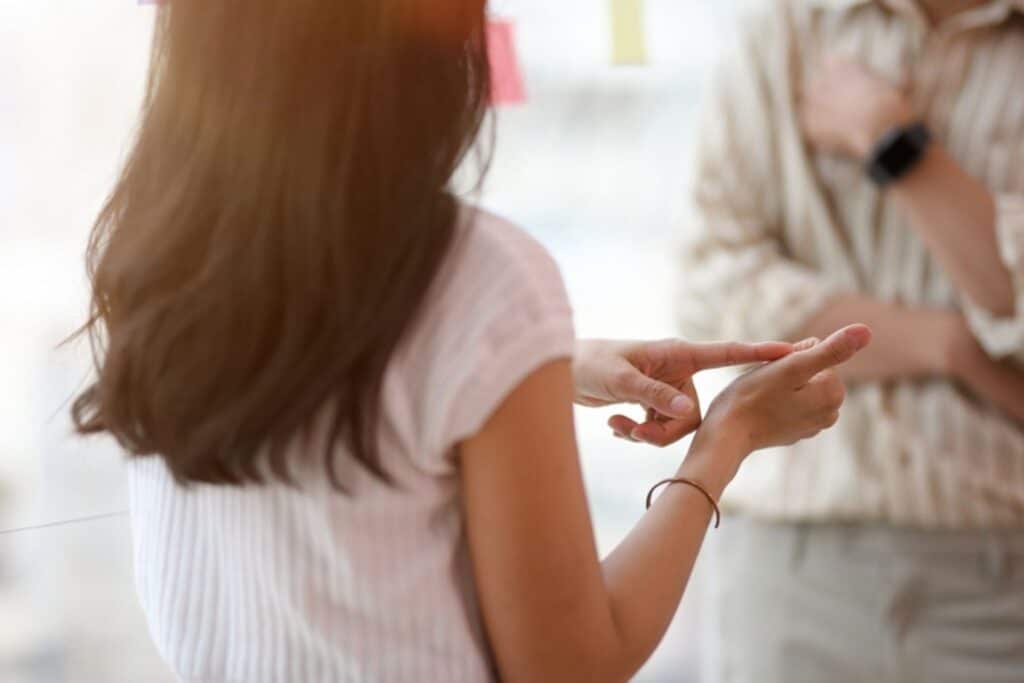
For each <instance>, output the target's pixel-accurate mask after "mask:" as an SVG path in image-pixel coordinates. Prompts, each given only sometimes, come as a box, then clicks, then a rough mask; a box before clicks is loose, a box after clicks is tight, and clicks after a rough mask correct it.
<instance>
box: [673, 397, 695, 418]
mask: <svg viewBox="0 0 1024 683" xmlns="http://www.w3.org/2000/svg"><path fill="white" fill-rule="evenodd" d="M668 407H669V408H671V409H672V411H673V412H675V413H680V414H682V413H685V412H687V411H688V410H689V409H690V408H691V407H693V403H692V402H691V401H690V399H688V398H687V397H685V396H683V395H682V394H680V395H679V396H676V397H675V398H674V399H672V401H671V402H670V403H669V404H668Z"/></svg>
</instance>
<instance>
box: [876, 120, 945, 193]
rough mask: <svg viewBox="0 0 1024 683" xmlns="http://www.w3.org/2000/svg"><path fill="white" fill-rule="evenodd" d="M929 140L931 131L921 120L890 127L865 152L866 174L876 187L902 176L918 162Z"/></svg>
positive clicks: (930, 139)
mask: <svg viewBox="0 0 1024 683" xmlns="http://www.w3.org/2000/svg"><path fill="white" fill-rule="evenodd" d="M931 141H932V134H931V131H929V130H928V127H927V126H926V125H924V123H920V122H919V123H912V124H910V125H908V126H897V127H896V128H893V129H892V130H890V131H888V132H887V133H886V134H885V135H883V136H882V138H881V139H880V140H879V141H878V143H877V144H876V145H875V147H874V149H872V150H871V154H869V155H868V160H867V164H866V167H867V172H868V177H870V178H871V180H873V181H874V182H875V184H876V185H878V186H879V187H884V186H885V185H888V184H889V183H891V182H893V181H894V180H898V179H900V178H902V177H903V176H905V175H906V174H907V173H909V172H910V170H911V169H912V168H914V167H915V166H917V164H918V162H920V161H921V158H922V157H923V156H924V153H925V150H927V149H928V144H929V143H930V142H931Z"/></svg>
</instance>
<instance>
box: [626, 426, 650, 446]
mask: <svg viewBox="0 0 1024 683" xmlns="http://www.w3.org/2000/svg"><path fill="white" fill-rule="evenodd" d="M629 436H630V438H632V439H633V441H641V442H643V443H647V439H645V438H644V436H643V434H641V433H640V428H639V427H638V428H636V429H634V430H633V431H632V432H630V434H629Z"/></svg>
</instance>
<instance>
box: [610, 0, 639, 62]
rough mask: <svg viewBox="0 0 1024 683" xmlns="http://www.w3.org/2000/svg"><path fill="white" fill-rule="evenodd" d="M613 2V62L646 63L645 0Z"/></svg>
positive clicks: (615, 0)
mask: <svg viewBox="0 0 1024 683" xmlns="http://www.w3.org/2000/svg"><path fill="white" fill-rule="evenodd" d="M610 1H611V3H612V63H613V64H646V63H647V41H646V40H645V33H644V0H610Z"/></svg>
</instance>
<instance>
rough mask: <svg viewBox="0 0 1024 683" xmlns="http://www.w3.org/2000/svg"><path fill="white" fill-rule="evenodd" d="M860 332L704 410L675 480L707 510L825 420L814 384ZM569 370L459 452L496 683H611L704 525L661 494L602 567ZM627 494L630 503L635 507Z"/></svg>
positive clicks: (639, 644) (642, 648)
mask: <svg viewBox="0 0 1024 683" xmlns="http://www.w3.org/2000/svg"><path fill="white" fill-rule="evenodd" d="M866 335H867V333H866V332H865V331H863V328H860V330H857V329H856V328H855V329H854V331H852V332H849V331H847V332H845V333H837V335H834V336H833V337H832V338H830V339H829V340H828V341H827V342H825V343H822V344H820V345H819V346H817V347H815V348H813V349H810V350H806V351H800V352H798V353H794V354H792V355H790V356H788V357H786V358H784V359H783V360H781V361H778V362H776V363H773V364H771V365H768V366H764V367H762V368H759V369H758V370H755V371H753V372H752V373H748V374H747V375H745V376H744V377H742V378H740V379H739V380H737V382H735V383H734V384H733V385H732V386H730V387H729V389H727V390H726V391H725V392H723V394H722V395H720V396H719V398H718V399H716V401H715V402H714V403H713V404H712V406H711V408H710V409H709V412H708V417H707V418H706V419H705V425H704V426H703V427H702V428H701V430H700V432H698V436H697V438H695V440H694V443H693V445H692V447H691V451H690V455H689V456H688V457H687V459H686V461H685V462H684V463H683V464H682V465H681V467H680V474H681V475H683V476H688V477H691V478H694V479H697V480H699V481H701V482H702V483H703V484H704V485H705V486H706V487H707V488H708V489H709V490H710V492H711V493H712V494H713V495H715V496H716V497H717V496H718V495H720V494H721V492H722V490H723V489H724V488H725V486H726V484H727V483H728V482H729V481H730V480H731V478H732V476H733V475H734V473H735V471H736V469H737V467H738V466H739V463H740V461H741V460H742V458H743V457H745V456H746V455H747V454H748V453H749V452H750V450H752V449H754V448H759V447H763V446H767V445H775V444H776V443H781V442H785V441H792V440H796V439H798V438H802V437H804V436H808V435H810V434H813V433H816V432H817V431H819V430H820V429H821V428H823V427H825V426H827V425H828V424H830V423H831V422H832V421H834V419H835V417H836V413H835V411H836V409H837V407H838V404H839V403H840V402H841V400H842V390H841V385H840V384H839V382H838V379H836V377H835V376H834V374H832V373H831V372H827V371H826V372H822V371H825V370H826V369H827V368H828V367H831V366H832V365H834V364H836V363H839V362H843V361H844V360H846V359H847V358H849V357H850V356H852V355H853V353H855V352H856V350H857V349H858V348H860V347H861V346H862V345H863V344H866ZM572 399H573V383H572V377H571V372H570V367H569V364H568V362H564V361H563V362H558V363H553V364H550V365H548V366H546V367H544V368H542V369H540V370H538V371H536V372H535V373H534V374H533V375H531V376H530V377H529V378H528V379H527V380H526V381H525V382H523V384H522V385H520V386H519V387H518V388H517V389H516V390H515V391H514V392H513V393H512V394H511V395H510V396H509V397H508V398H507V399H506V400H505V402H504V403H503V404H502V406H501V407H500V408H499V409H498V410H497V411H496V412H495V413H494V414H493V415H492V416H491V418H490V419H489V421H488V422H487V424H486V425H485V427H484V428H483V430H482V431H481V432H480V433H478V434H477V435H475V436H473V437H472V438H470V439H468V440H467V441H465V442H464V443H463V444H462V445H461V447H460V455H461V463H462V470H461V476H462V483H463V489H464V504H465V512H466V523H467V533H468V537H469V546H470V552H471V556H472V560H473V567H474V576H475V580H476V585H477V590H478V594H479V598H480V605H481V609H482V612H483V616H484V621H485V624H486V627H487V632H488V635H489V637H490V642H491V646H492V648H493V650H494V652H495V655H496V660H497V663H498V667H499V669H500V672H501V675H502V678H503V679H504V680H510V681H519V680H529V681H533V680H537V681H549V680H552V681H559V682H563V681H588V682H589V681H621V680H626V679H627V678H628V677H629V676H631V675H632V674H633V673H634V672H635V671H636V670H637V669H638V668H639V667H640V666H641V665H642V664H643V662H644V661H645V660H646V659H647V657H648V656H649V655H650V653H651V652H652V651H653V649H654V647H655V646H656V645H657V643H658V641H659V640H660V639H661V637H662V635H663V634H664V631H665V628H666V627H667V625H668V623H669V621H670V619H671V618H672V615H673V614H674V612H675V610H676V607H677V606H678V603H679V599H680V597H681V596H682V592H683V589H684V588H685V586H686V582H687V579H688V577H689V574H690V570H691V569H692V567H693V563H694V559H695V558H696V555H697V551H698V549H699V547H700V544H701V542H702V540H703V537H704V531H705V529H706V527H707V523H708V520H709V515H710V512H711V508H710V505H709V503H708V501H707V500H706V499H705V498H704V497H703V495H702V494H700V493H699V492H698V491H696V490H694V489H692V488H691V487H687V486H683V485H674V486H670V487H669V488H668V489H667V490H665V492H664V493H663V494H662V495H661V496H660V497H659V498H658V500H657V502H656V503H655V505H654V506H653V507H652V508H651V510H650V511H649V512H648V513H647V514H646V515H644V517H643V519H642V520H641V521H640V522H639V523H638V524H637V526H636V527H635V528H634V529H633V531H632V532H630V534H629V536H628V537H627V538H626V539H625V540H624V541H623V542H622V543H621V544H620V545H619V547H618V548H616V550H615V551H614V552H613V553H612V554H611V555H610V556H609V558H608V559H607V560H606V561H605V562H604V564H603V565H602V564H601V563H600V562H599V561H598V556H597V549H596V546H595V543H594V533H593V528H592V526H591V521H590V516H589V513H588V509H587V502H586V496H585V493H584V490H583V481H582V475H581V472H580V466H579V459H578V457H577V452H576V442H575V436H574V433H573V421H572V408H571V406H572ZM643 493H644V492H643V491H638V492H637V503H638V504H640V502H641V500H642V498H643Z"/></svg>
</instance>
